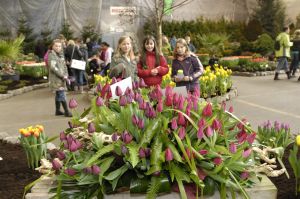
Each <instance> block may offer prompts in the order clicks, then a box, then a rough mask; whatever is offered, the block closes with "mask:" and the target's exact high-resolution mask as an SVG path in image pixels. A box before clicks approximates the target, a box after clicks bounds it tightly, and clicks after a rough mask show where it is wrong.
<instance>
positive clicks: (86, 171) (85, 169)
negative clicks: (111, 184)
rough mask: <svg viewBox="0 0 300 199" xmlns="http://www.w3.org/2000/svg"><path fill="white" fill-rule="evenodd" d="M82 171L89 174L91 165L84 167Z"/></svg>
mask: <svg viewBox="0 0 300 199" xmlns="http://www.w3.org/2000/svg"><path fill="white" fill-rule="evenodd" d="M83 172H85V173H88V174H90V173H92V168H91V167H86V168H84V169H83Z"/></svg>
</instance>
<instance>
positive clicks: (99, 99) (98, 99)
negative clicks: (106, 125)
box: [96, 96, 104, 106]
mask: <svg viewBox="0 0 300 199" xmlns="http://www.w3.org/2000/svg"><path fill="white" fill-rule="evenodd" d="M96 105H97V106H103V105H104V102H103V99H102V97H100V96H98V97H97V98H96Z"/></svg>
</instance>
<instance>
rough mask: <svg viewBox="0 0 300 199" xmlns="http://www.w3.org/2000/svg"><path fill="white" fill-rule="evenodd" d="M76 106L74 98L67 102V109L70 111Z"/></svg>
mask: <svg viewBox="0 0 300 199" xmlns="http://www.w3.org/2000/svg"><path fill="white" fill-rule="evenodd" d="M77 106H78V103H77V101H76V100H75V99H74V98H72V99H70V101H69V108H70V109H74V108H76V107H77Z"/></svg>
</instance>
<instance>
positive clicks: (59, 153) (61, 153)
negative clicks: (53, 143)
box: [56, 151, 66, 160]
mask: <svg viewBox="0 0 300 199" xmlns="http://www.w3.org/2000/svg"><path fill="white" fill-rule="evenodd" d="M56 156H57V157H58V159H59V160H64V159H65V158H66V155H65V153H64V152H63V151H57V153H56Z"/></svg>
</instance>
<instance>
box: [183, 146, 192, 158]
mask: <svg viewBox="0 0 300 199" xmlns="http://www.w3.org/2000/svg"><path fill="white" fill-rule="evenodd" d="M185 152H186V154H187V157H188V158H189V159H191V157H192V154H191V151H190V149H188V148H185Z"/></svg>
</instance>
